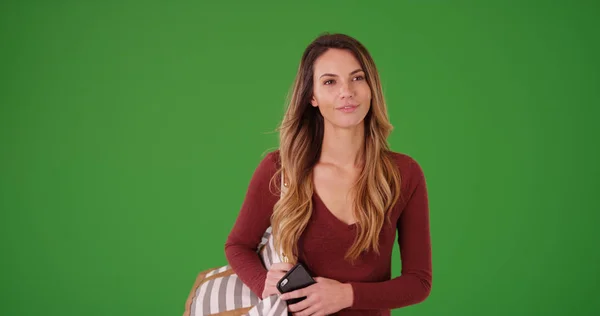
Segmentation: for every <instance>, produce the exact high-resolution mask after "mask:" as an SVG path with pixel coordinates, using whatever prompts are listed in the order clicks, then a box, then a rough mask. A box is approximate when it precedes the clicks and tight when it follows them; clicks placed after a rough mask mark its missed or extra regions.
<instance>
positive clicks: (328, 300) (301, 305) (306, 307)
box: [280, 277, 354, 316]
mask: <svg viewBox="0 0 600 316" xmlns="http://www.w3.org/2000/svg"><path fill="white" fill-rule="evenodd" d="M315 281H317V283H316V284H313V285H311V286H308V287H305V288H303V289H299V290H296V291H292V292H289V293H285V294H282V295H281V296H280V298H281V299H282V300H289V299H292V298H300V297H305V296H306V299H305V300H303V301H302V302H298V303H296V304H292V305H289V306H288V311H290V312H292V315H296V316H309V315H317V316H319V315H329V314H333V313H335V312H338V311H340V310H342V309H344V308H347V307H351V306H352V303H353V300H354V297H353V291H352V285H350V284H344V283H340V282H338V281H336V280H332V279H327V278H319V277H317V278H315Z"/></svg>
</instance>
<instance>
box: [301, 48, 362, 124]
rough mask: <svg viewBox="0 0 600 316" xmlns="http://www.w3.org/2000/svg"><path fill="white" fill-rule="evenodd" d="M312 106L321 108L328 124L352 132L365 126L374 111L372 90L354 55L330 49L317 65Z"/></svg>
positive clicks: (315, 65) (316, 61)
mask: <svg viewBox="0 0 600 316" xmlns="http://www.w3.org/2000/svg"><path fill="white" fill-rule="evenodd" d="M313 68H314V74H313V80H314V88H313V97H312V100H311V104H312V105H313V106H314V107H318V108H319V111H320V112H321V115H323V118H324V119H325V121H326V124H327V123H329V124H332V125H333V126H334V127H338V128H352V127H355V126H356V125H359V124H362V123H363V120H364V118H365V116H366V115H367V113H368V112H369V108H370V107H371V88H370V87H369V84H368V83H367V81H366V76H365V72H364V71H363V69H362V68H361V66H360V63H359V62H358V60H357V59H356V58H355V57H354V55H353V54H352V53H351V52H350V51H348V50H345V49H335V48H331V49H329V50H327V51H326V52H325V53H323V54H322V55H321V56H319V58H317V60H315V63H314V67H313Z"/></svg>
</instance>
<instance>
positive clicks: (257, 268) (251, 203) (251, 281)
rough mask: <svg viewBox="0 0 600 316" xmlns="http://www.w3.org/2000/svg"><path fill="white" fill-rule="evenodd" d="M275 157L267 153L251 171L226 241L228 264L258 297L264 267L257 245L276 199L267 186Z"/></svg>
mask: <svg viewBox="0 0 600 316" xmlns="http://www.w3.org/2000/svg"><path fill="white" fill-rule="evenodd" d="M276 157H277V155H276V152H271V153H269V154H267V155H266V156H265V158H263V160H262V161H261V162H260V164H259V165H258V167H257V168H256V170H255V171H254V174H253V175H252V179H251V180H250V184H249V186H248V190H247V192H246V196H245V199H244V202H243V204H242V207H241V210H240V212H239V215H238V217H237V219H236V222H235V224H234V226H233V228H232V230H231V232H230V234H229V236H228V238H227V241H226V243H225V256H226V257H227V261H228V262H229V265H231V268H232V269H233V271H234V272H235V273H236V274H237V275H238V277H239V278H240V279H241V280H242V282H243V283H244V284H246V285H247V286H248V287H249V288H250V289H251V290H252V292H253V293H254V294H256V295H257V296H258V297H261V295H262V292H263V287H264V285H265V279H266V277H267V270H266V269H265V267H264V265H263V263H262V262H261V260H260V258H259V256H258V254H257V253H256V251H257V246H258V245H259V244H260V241H261V238H262V236H263V234H264V233H265V230H266V229H267V228H268V227H269V225H270V223H271V222H270V218H271V214H272V213H273V206H274V205H275V203H276V202H277V200H278V199H279V195H278V194H277V191H276V188H275V185H272V186H271V187H269V182H270V181H271V177H272V176H273V175H274V174H275V172H276V171H277V164H276V161H277V160H276V159H277V158H276ZM261 298H262V297H261Z"/></svg>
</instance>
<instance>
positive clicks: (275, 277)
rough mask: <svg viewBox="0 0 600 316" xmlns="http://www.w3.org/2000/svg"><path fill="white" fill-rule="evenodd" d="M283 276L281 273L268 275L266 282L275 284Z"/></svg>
mask: <svg viewBox="0 0 600 316" xmlns="http://www.w3.org/2000/svg"><path fill="white" fill-rule="evenodd" d="M284 275H285V273H281V272H274V273H269V274H268V275H267V280H270V281H275V282H277V281H279V280H281V278H283V276H284Z"/></svg>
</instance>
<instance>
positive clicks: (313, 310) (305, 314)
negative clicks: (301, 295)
mask: <svg viewBox="0 0 600 316" xmlns="http://www.w3.org/2000/svg"><path fill="white" fill-rule="evenodd" d="M303 302H304V301H303ZM320 310H321V306H320V305H311V306H310V307H308V308H306V309H305V310H303V311H300V312H297V313H296V315H298V316H310V315H319V314H323V312H321V311H320Z"/></svg>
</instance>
